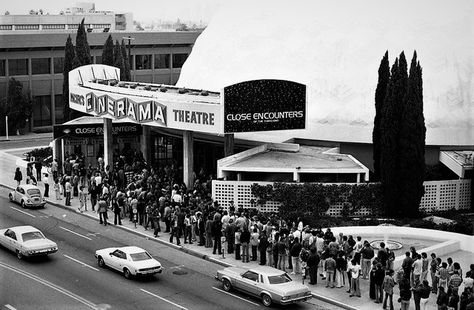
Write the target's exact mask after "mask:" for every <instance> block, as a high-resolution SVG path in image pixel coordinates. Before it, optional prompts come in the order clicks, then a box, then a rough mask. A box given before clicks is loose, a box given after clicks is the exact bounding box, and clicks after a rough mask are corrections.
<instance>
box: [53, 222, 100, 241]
mask: <svg viewBox="0 0 474 310" xmlns="http://www.w3.org/2000/svg"><path fill="white" fill-rule="evenodd" d="M59 228H61V229H63V230H65V231H68V232H70V233H71V234H75V235H77V236H79V237H82V238H84V239H87V240H90V241H92V239H91V238H89V237H86V236H84V235H81V234H78V233H77V232H75V231H72V230H69V229H67V228H64V227H62V226H59Z"/></svg>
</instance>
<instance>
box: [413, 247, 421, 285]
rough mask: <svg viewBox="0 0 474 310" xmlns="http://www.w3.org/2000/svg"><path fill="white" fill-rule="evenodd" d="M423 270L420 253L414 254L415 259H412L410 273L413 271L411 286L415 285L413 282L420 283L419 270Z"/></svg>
mask: <svg viewBox="0 0 474 310" xmlns="http://www.w3.org/2000/svg"><path fill="white" fill-rule="evenodd" d="M422 270H423V261H422V260H421V255H420V254H418V253H417V254H416V256H415V260H414V261H413V268H412V273H413V283H412V284H413V286H412V287H415V283H418V284H421V272H422Z"/></svg>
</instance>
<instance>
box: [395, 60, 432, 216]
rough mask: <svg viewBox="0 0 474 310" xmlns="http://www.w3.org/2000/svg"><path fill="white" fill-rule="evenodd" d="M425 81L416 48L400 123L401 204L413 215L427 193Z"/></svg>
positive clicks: (406, 211)
mask: <svg viewBox="0 0 474 310" xmlns="http://www.w3.org/2000/svg"><path fill="white" fill-rule="evenodd" d="M422 83H423V82H422V77H421V67H420V65H419V62H417V55H416V51H415V52H414V54H413V58H412V61H411V65H410V75H409V78H408V88H407V95H406V106H405V108H404V111H403V116H402V122H401V124H400V178H401V182H400V186H401V189H402V194H403V195H402V196H401V201H400V206H401V208H402V209H403V210H404V212H405V214H407V215H409V216H416V215H418V213H419V206H420V202H421V198H422V197H423V194H424V187H423V181H424V179H425V136H426V127H425V120H424V116H423V93H422V92H423V88H422V87H423V86H422Z"/></svg>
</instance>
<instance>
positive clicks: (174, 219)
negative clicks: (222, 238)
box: [170, 212, 207, 245]
mask: <svg viewBox="0 0 474 310" xmlns="http://www.w3.org/2000/svg"><path fill="white" fill-rule="evenodd" d="M170 226H171V234H170V243H173V237H176V244H177V245H180V244H181V241H180V240H179V227H178V216H177V214H176V212H174V213H173V214H172V215H171V221H170ZM206 242H207V241H206Z"/></svg>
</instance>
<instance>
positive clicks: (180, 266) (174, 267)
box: [169, 265, 184, 269]
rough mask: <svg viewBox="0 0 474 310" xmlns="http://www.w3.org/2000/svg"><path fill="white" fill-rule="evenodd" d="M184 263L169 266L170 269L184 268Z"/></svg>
mask: <svg viewBox="0 0 474 310" xmlns="http://www.w3.org/2000/svg"><path fill="white" fill-rule="evenodd" d="M183 267H184V265H179V266H173V267H169V269H180V268H183Z"/></svg>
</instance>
